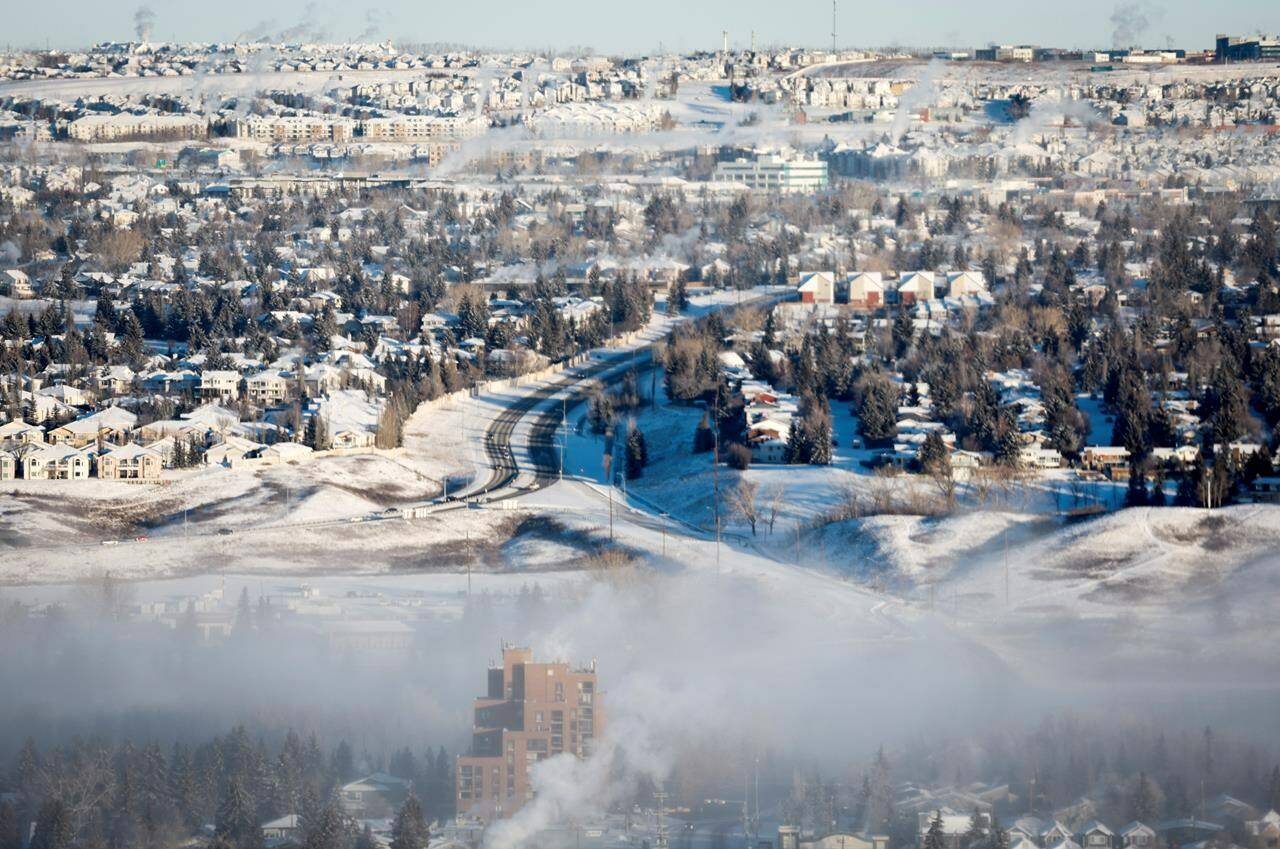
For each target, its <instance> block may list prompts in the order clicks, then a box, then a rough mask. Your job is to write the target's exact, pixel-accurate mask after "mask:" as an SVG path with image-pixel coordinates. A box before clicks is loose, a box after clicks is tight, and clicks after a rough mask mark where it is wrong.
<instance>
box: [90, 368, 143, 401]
mask: <svg viewBox="0 0 1280 849" xmlns="http://www.w3.org/2000/svg"><path fill="white" fill-rule="evenodd" d="M136 377H137V375H136V374H134V371H133V369H131V368H129V367H128V366H102V367H101V368H99V369H97V370H96V371H94V373H93V386H94V388H95V389H96V390H97V392H98V394H99V395H100V396H102V397H104V398H105V397H109V396H112V395H125V394H127V393H128V392H129V391H130V390H132V389H133V381H134V379H135V378H136Z"/></svg>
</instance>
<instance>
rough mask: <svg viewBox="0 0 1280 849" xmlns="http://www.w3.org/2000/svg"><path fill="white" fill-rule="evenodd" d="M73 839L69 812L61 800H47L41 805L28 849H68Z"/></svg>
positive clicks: (73, 834)
mask: <svg viewBox="0 0 1280 849" xmlns="http://www.w3.org/2000/svg"><path fill="white" fill-rule="evenodd" d="M74 839H75V833H74V829H73V828H72V825H71V811H70V810H68V809H67V806H66V805H65V804H63V802H62V800H61V799H48V800H46V801H45V802H44V803H42V804H41V805H40V810H39V812H38V813H37V814H36V828H35V832H34V833H33V834H32V835H31V844H30V845H29V846H28V849H69V847H70V846H71V842H72V840H74Z"/></svg>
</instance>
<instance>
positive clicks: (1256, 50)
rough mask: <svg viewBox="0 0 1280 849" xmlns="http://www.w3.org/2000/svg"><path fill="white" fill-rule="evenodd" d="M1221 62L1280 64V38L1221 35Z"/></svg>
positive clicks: (1217, 50)
mask: <svg viewBox="0 0 1280 849" xmlns="http://www.w3.org/2000/svg"><path fill="white" fill-rule="evenodd" d="M1215 56H1216V58H1217V60H1218V61H1219V62H1280V36H1274V35H1271V36H1264V35H1219V36H1218V38H1217V49H1216V50H1215Z"/></svg>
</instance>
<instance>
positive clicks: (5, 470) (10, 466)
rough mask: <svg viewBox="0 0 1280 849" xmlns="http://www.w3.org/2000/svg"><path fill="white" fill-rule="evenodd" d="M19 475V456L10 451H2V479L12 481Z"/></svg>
mask: <svg viewBox="0 0 1280 849" xmlns="http://www.w3.org/2000/svg"><path fill="white" fill-rule="evenodd" d="M17 476H18V461H17V458H15V457H14V456H13V455H12V454H10V453H9V452H8V451H0V481H11V480H13V479H14V478H15V477H17Z"/></svg>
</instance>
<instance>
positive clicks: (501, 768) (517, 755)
mask: <svg viewBox="0 0 1280 849" xmlns="http://www.w3.org/2000/svg"><path fill="white" fill-rule="evenodd" d="M598 694H599V691H598V689H597V682H596V667H595V662H594V661H593V662H592V663H591V665H590V666H588V667H585V668H581V669H575V668H572V667H571V666H570V665H569V664H567V663H564V662H559V661H557V662H553V663H538V662H535V661H534V659H533V652H532V650H530V649H528V648H517V647H515V646H507V647H504V648H503V650H502V664H501V665H500V666H495V667H492V668H490V669H489V682H488V691H487V692H486V694H485V695H484V696H482V697H480V698H478V699H476V700H475V720H474V728H473V731H472V738H471V751H470V752H469V753H468V754H466V755H462V756H459V758H458V762H457V775H456V779H457V780H456V782H455V786H456V787H457V809H458V815H459V816H467V815H470V816H472V817H478V818H481V819H486V820H488V819H496V818H501V817H506V816H510V815H511V814H512V813H514V812H515V811H517V810H519V809H520V807H521V806H523V805H524V803H525V802H527V801H529V799H531V798H533V788H532V786H531V785H530V783H529V768H530V767H532V766H533V765H534V764H536V763H537V762H538V761H541V760H544V759H546V758H549V757H552V756H553V755H559V754H570V755H574V756H576V757H579V758H581V757H585V756H586V755H587V754H588V753H589V752H590V751H591V747H592V743H593V741H594V740H595V739H596V738H597V737H598V736H599V735H600V733H601V732H602V731H603V729H604V719H603V717H602V716H601V714H600V705H599V701H598V698H597V696H598Z"/></svg>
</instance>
